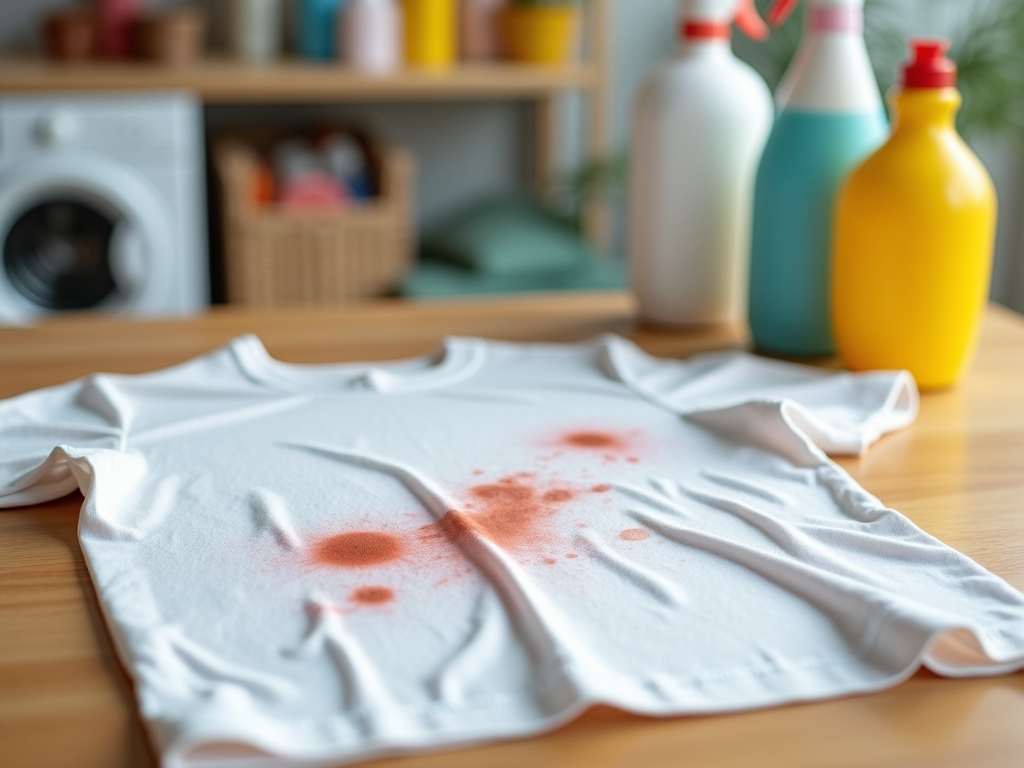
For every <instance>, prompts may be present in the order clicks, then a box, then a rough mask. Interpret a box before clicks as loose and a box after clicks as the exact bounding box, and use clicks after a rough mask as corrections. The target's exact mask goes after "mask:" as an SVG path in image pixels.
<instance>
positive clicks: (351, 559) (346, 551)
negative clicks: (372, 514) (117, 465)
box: [311, 531, 404, 568]
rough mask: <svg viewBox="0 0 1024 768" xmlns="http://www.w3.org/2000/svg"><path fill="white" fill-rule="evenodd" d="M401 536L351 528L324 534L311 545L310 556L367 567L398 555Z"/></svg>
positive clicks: (319, 562) (320, 560)
mask: <svg viewBox="0 0 1024 768" xmlns="http://www.w3.org/2000/svg"><path fill="white" fill-rule="evenodd" d="M403 552H404V547H403V545H402V541H401V539H399V538H398V537H396V536H392V535H390V534H387V533H379V532H377V531H352V532H350V533H338V534H335V535H333V536H326V537H324V538H322V539H320V540H319V541H317V542H316V543H315V544H314V545H313V549H312V553H311V560H312V562H313V563H315V564H316V565H323V566H331V567H335V568H367V567H369V566H372V565H382V564H383V563H390V562H392V561H393V560H397V559H398V558H400V557H401V556H402V554H403Z"/></svg>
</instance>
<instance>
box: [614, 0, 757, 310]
mask: <svg viewBox="0 0 1024 768" xmlns="http://www.w3.org/2000/svg"><path fill="white" fill-rule="evenodd" d="M734 18H735V19H736V21H737V24H738V25H739V26H740V28H741V29H742V30H743V31H745V32H746V33H747V34H748V35H750V36H751V37H753V38H755V39H763V38H764V37H765V36H766V35H767V33H768V28H767V26H766V25H765V24H764V22H763V21H762V20H761V17H760V16H758V15H757V11H756V10H755V9H754V5H753V0H684V2H683V4H682V24H681V28H680V32H681V35H682V45H681V47H680V51H679V54H678V56H677V57H676V58H675V60H673V61H671V62H670V63H668V64H666V65H664V66H663V67H661V68H659V69H658V70H657V71H655V72H654V73H653V74H652V75H651V76H650V77H649V78H648V79H647V81H646V82H645V83H644V84H643V86H642V88H641V90H640V93H639V95H638V97H637V100H636V104H635V107H634V111H633V125H632V135H631V147H630V179H629V222H628V226H629V241H628V251H629V260H630V269H631V282H632V287H633V291H634V293H635V294H636V296H637V299H638V301H639V306H640V314H641V316H642V317H643V319H645V320H647V321H649V322H652V323H657V324H665V325H691V324H708V323H717V322H724V321H730V320H737V319H742V316H743V314H744V309H745V303H746V295H745V294H746V282H747V259H748V254H749V249H750V213H751V205H752V198H753V187H754V176H755V174H756V172H757V163H758V160H759V159H760V157H761V150H762V149H763V148H764V142H765V140H766V139H767V138H768V132H769V130H771V123H772V118H773V116H774V108H773V106H772V101H771V93H770V92H769V90H768V86H767V85H766V84H765V82H764V80H762V79H761V77H760V75H758V74H757V73H756V72H755V71H754V70H753V69H751V68H750V67H749V66H747V65H746V64H745V63H743V62H742V61H740V60H739V59H737V58H736V57H735V56H734V55H733V52H732V49H731V46H730V23H731V22H732V21H733V19H734Z"/></svg>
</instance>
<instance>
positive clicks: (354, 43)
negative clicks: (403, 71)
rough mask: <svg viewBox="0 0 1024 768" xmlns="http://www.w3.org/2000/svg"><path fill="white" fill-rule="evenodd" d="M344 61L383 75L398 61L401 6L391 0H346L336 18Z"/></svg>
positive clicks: (400, 40)
mask: <svg viewBox="0 0 1024 768" xmlns="http://www.w3.org/2000/svg"><path fill="white" fill-rule="evenodd" d="M338 25H339V29H338V34H339V38H340V39H339V43H340V45H339V46H338V47H339V48H340V49H341V51H342V55H343V58H344V61H345V63H346V64H349V65H350V66H352V67H353V68H355V69H358V70H360V71H362V72H369V73H375V74H386V73H388V72H393V71H394V70H396V69H398V68H399V67H400V66H401V63H402V9H401V7H400V6H399V5H398V3H397V2H395V0H347V2H346V3H345V4H344V6H343V7H342V11H341V13H340V14H339V17H338Z"/></svg>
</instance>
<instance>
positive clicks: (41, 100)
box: [0, 92, 209, 325]
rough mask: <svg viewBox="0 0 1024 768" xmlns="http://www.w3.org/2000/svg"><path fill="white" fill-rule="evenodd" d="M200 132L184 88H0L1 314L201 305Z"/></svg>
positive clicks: (155, 310)
mask: <svg viewBox="0 0 1024 768" xmlns="http://www.w3.org/2000/svg"><path fill="white" fill-rule="evenodd" d="M202 137H203V131H202V114H201V111H200V107H199V105H198V104H197V103H196V101H195V100H194V99H193V98H192V97H190V96H189V95H187V94H184V93H177V92H162V93H154V94H150V93H133V94H88V95H82V94H61V95H55V94H46V95H39V94H37V95H31V96H3V97H0V249H2V253H0V259H2V264H0V324H7V325H14V324H23V323H30V322H32V321H33V320H35V319H39V318H40V317H42V316H46V315H50V314H53V313H57V312H63V311H68V310H93V311H106V312H115V313H124V314H132V315H170V314H181V313H188V312H190V311H195V310H198V309H200V308H202V307H204V306H206V305H207V304H208V303H209V262H208V257H207V252H206V197H205V173H204V160H203V139H202Z"/></svg>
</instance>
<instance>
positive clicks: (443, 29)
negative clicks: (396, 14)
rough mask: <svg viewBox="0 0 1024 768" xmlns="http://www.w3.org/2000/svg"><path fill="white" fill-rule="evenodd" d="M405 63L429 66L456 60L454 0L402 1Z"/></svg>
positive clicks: (443, 65)
mask: <svg viewBox="0 0 1024 768" xmlns="http://www.w3.org/2000/svg"><path fill="white" fill-rule="evenodd" d="M402 7H403V9H404V11H405V14H404V19H405V30H404V32H405V63H406V64H408V65H410V66H413V67H424V68H428V69H436V68H445V67H449V66H451V65H452V63H454V61H455V42H456V35H455V26H456V13H455V0H402Z"/></svg>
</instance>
